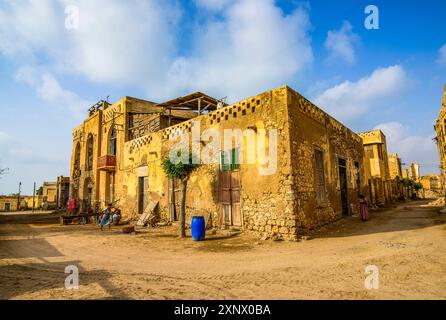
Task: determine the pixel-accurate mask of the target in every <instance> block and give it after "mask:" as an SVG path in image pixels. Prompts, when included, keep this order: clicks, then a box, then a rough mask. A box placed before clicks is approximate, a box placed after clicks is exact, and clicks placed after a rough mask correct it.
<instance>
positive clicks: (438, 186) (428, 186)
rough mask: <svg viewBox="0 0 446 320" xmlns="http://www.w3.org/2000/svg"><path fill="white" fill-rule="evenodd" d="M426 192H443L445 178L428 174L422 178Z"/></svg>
mask: <svg viewBox="0 0 446 320" xmlns="http://www.w3.org/2000/svg"><path fill="white" fill-rule="evenodd" d="M420 182H421V184H422V185H423V189H424V190H429V191H433V192H436V193H442V192H443V176H442V175H441V174H426V175H423V176H421V177H420Z"/></svg>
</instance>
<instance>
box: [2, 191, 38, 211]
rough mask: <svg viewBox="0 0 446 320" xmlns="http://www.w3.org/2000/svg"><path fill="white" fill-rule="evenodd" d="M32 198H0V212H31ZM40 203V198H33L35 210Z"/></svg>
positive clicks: (13, 196)
mask: <svg viewBox="0 0 446 320" xmlns="http://www.w3.org/2000/svg"><path fill="white" fill-rule="evenodd" d="M32 199H33V197H32V196H20V200H19V198H18V196H15V195H12V196H0V212H12V211H20V210H31V209H32V208H33V201H32ZM41 203H42V197H37V196H36V197H35V208H38V206H39V205H40V204H41Z"/></svg>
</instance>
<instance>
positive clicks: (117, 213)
mask: <svg viewBox="0 0 446 320" xmlns="http://www.w3.org/2000/svg"><path fill="white" fill-rule="evenodd" d="M111 211H112V216H111V220H112V221H113V225H115V226H117V225H118V224H119V221H121V210H119V209H118V208H112V209H111Z"/></svg>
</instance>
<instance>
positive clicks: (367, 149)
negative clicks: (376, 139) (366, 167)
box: [364, 146, 375, 159]
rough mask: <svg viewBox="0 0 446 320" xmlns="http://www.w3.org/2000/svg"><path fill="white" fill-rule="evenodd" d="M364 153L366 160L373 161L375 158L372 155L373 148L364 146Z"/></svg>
mask: <svg viewBox="0 0 446 320" xmlns="http://www.w3.org/2000/svg"><path fill="white" fill-rule="evenodd" d="M364 152H365V155H366V157H367V158H368V159H373V158H374V157H375V155H374V154H373V146H364Z"/></svg>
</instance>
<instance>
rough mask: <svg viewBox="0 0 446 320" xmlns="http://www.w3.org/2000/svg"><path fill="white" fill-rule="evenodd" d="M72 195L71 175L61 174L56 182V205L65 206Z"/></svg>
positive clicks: (58, 206)
mask: <svg viewBox="0 0 446 320" xmlns="http://www.w3.org/2000/svg"><path fill="white" fill-rule="evenodd" d="M69 197H70V177H64V176H59V177H57V182H56V206H57V208H60V209H62V208H65V207H66V206H67V203H68V199H69Z"/></svg>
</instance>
